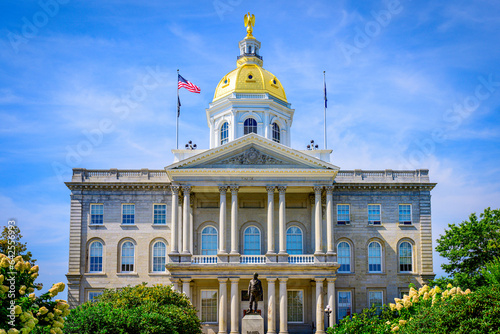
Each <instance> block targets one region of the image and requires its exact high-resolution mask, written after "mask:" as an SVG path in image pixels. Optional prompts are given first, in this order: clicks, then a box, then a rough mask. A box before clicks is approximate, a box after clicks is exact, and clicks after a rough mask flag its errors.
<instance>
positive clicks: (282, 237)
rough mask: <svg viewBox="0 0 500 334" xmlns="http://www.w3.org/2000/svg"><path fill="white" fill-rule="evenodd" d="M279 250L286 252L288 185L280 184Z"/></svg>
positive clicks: (281, 252) (282, 252)
mask: <svg viewBox="0 0 500 334" xmlns="http://www.w3.org/2000/svg"><path fill="white" fill-rule="evenodd" d="M278 191H279V250H280V254H286V231H285V229H286V213H285V211H286V203H285V191H286V186H279V187H278Z"/></svg>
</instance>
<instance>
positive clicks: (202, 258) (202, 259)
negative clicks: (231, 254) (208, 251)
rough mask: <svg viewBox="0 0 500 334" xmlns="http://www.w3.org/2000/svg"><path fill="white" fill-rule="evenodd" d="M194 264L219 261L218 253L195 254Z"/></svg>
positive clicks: (192, 261)
mask: <svg viewBox="0 0 500 334" xmlns="http://www.w3.org/2000/svg"><path fill="white" fill-rule="evenodd" d="M191 263H192V264H214V263H217V255H193V256H192V257H191Z"/></svg>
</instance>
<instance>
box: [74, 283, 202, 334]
mask: <svg viewBox="0 0 500 334" xmlns="http://www.w3.org/2000/svg"><path fill="white" fill-rule="evenodd" d="M64 333H66V334H70V333H71V334H101V333H102V334H104V333H107V334H114V333H117V334H118V333H141V334H153V333H158V334H160V333H172V334H201V322H200V319H199V318H198V316H197V315H196V309H195V308H194V307H193V305H192V304H191V302H190V301H189V299H187V298H186V296H185V295H183V294H181V293H179V292H176V291H173V290H172V288H171V287H170V286H165V285H160V284H158V285H154V286H152V287H148V286H146V284H145V283H143V284H141V285H137V286H134V287H130V286H128V287H125V288H122V289H116V290H105V291H104V293H103V294H102V295H101V296H99V297H97V300H94V301H89V302H86V303H84V304H82V305H80V306H78V307H77V308H75V309H74V310H72V311H71V313H70V314H69V316H68V317H67V319H66V323H65V326H64Z"/></svg>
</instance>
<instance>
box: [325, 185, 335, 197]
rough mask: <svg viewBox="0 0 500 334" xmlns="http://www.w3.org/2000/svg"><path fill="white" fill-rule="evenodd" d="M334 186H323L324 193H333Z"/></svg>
mask: <svg viewBox="0 0 500 334" xmlns="http://www.w3.org/2000/svg"><path fill="white" fill-rule="evenodd" d="M334 188H335V187H334V186H326V187H325V190H326V194H327V195H329V194H332V193H333V189H334Z"/></svg>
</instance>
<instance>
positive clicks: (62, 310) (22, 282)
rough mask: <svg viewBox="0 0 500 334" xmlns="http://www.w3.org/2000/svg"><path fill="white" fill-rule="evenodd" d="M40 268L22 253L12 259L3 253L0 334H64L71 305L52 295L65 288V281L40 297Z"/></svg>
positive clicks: (0, 255) (0, 267)
mask: <svg viewBox="0 0 500 334" xmlns="http://www.w3.org/2000/svg"><path fill="white" fill-rule="evenodd" d="M38 270H39V268H38V266H31V264H30V263H29V262H25V261H24V260H23V258H22V257H21V256H17V257H15V258H9V257H8V256H6V255H5V254H2V253H0V334H17V333H21V334H27V333H50V334H61V333H63V332H62V328H63V327H64V317H66V316H67V315H68V314H69V305H68V303H67V302H66V301H64V300H60V299H56V300H53V298H54V297H55V296H56V295H57V294H58V293H60V292H62V291H64V287H65V286H64V283H57V284H54V285H53V286H52V288H51V289H49V291H48V292H46V293H44V294H42V295H41V296H39V297H37V296H36V295H35V293H34V291H35V289H38V290H41V289H42V285H41V284H36V283H35V280H36V279H37V277H38Z"/></svg>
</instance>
